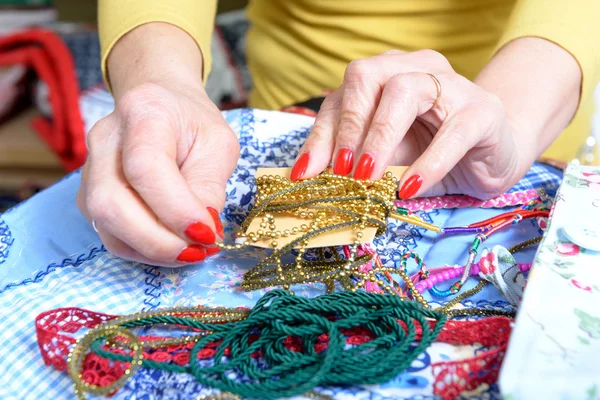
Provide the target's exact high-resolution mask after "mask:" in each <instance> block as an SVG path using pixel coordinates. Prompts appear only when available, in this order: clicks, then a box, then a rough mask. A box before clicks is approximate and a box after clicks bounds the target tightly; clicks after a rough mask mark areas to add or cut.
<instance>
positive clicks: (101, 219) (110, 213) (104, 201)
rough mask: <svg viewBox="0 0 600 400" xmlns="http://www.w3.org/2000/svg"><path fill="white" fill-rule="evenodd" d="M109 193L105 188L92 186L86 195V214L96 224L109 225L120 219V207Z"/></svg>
mask: <svg viewBox="0 0 600 400" xmlns="http://www.w3.org/2000/svg"><path fill="white" fill-rule="evenodd" d="M111 193H112V191H111V190H107V189H105V188H94V189H92V190H90V193H89V194H88V196H87V199H86V203H87V211H88V214H89V215H90V217H91V218H92V219H93V220H95V221H96V223H97V224H100V225H109V224H113V223H114V221H118V220H120V219H121V212H122V211H121V208H120V206H119V203H118V202H117V201H116V200H115V199H114V198H113V197H111Z"/></svg>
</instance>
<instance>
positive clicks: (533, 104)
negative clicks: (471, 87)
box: [475, 37, 581, 165]
mask: <svg viewBox="0 0 600 400" xmlns="http://www.w3.org/2000/svg"><path fill="white" fill-rule="evenodd" d="M475 83H477V84H478V85H479V86H481V87H482V88H484V89H486V90H487V91H489V92H491V93H493V94H495V95H496V96H498V97H499V98H500V100H501V101H502V103H503V104H504V108H505V111H506V114H507V119H508V122H509V124H510V125H511V127H512V130H513V134H514V135H515V136H514V139H515V142H516V143H517V145H518V148H519V152H520V153H522V154H520V156H521V157H524V159H525V160H527V161H526V162H529V165H530V164H531V163H533V162H534V161H535V160H536V159H537V158H538V157H539V156H540V155H541V154H542V153H543V152H544V151H545V150H546V149H547V148H548V147H549V146H550V144H552V142H553V141H554V140H555V139H556V138H557V137H558V136H559V135H560V133H561V132H562V130H563V129H564V128H565V127H566V126H567V125H568V124H569V122H570V121H571V119H572V118H573V117H574V115H575V113H576V111H577V107H578V104H579V98H580V87H581V69H580V68H579V64H578V63H577V61H576V60H575V58H574V57H573V56H572V55H571V54H570V53H569V52H567V51H566V50H564V49H563V48H562V47H560V46H559V45H557V44H555V43H553V42H550V41H548V40H546V39H543V38H537V37H523V38H520V39H516V40H514V41H512V42H510V43H508V44H507V45H506V46H504V47H503V48H502V49H501V50H500V51H499V52H498V53H497V54H496V55H495V56H494V57H493V58H492V59H491V60H490V62H489V63H488V65H486V67H485V68H484V69H483V70H482V71H481V72H480V74H479V75H478V76H477V77H476V78H475Z"/></svg>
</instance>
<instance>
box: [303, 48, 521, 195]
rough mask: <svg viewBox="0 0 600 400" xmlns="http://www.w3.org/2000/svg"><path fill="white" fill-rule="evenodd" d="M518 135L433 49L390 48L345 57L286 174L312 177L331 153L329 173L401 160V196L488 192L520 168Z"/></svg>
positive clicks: (375, 169)
mask: <svg viewBox="0 0 600 400" xmlns="http://www.w3.org/2000/svg"><path fill="white" fill-rule="evenodd" d="M430 74H431V75H433V76H431V75H430ZM434 77H435V78H434ZM438 82H439V87H438ZM517 142H518V137H517V135H516V132H515V131H514V130H513V128H512V127H511V124H510V123H509V120H508V118H507V115H506V113H505V111H504V106H503V104H502V102H501V101H500V100H499V99H498V98H497V97H496V96H495V95H493V94H492V93H489V92H487V91H485V90H484V89H482V88H481V87H479V86H477V85H476V84H475V83H473V82H471V81H469V80H468V79H466V78H465V77H463V76H461V75H459V74H457V73H456V72H454V70H453V69H452V67H451V66H450V63H449V62H448V61H447V60H446V59H445V58H444V57H443V56H442V55H441V54H439V53H437V52H435V51H432V50H422V51H417V52H414V53H405V52H401V51H396V50H392V51H387V52H385V53H383V54H381V55H378V56H375V57H371V58H367V59H361V60H357V61H353V62H351V63H350V64H349V65H348V68H347V69H346V73H345V75H344V82H343V83H342V85H341V86H340V87H339V88H338V89H337V90H335V91H334V92H333V93H332V94H330V95H329V96H328V97H327V98H326V99H325V101H324V102H323V105H322V107H321V110H320V111H319V114H318V115H317V118H316V120H315V124H314V126H313V128H312V130H311V133H310V135H309V137H308V139H307V141H306V143H305V145H304V146H303V148H302V149H301V151H300V153H299V157H298V159H297V161H296V164H295V165H294V168H293V170H292V179H294V180H298V179H305V178H309V177H312V176H315V175H317V174H319V173H320V172H322V171H323V170H324V169H325V168H327V167H328V165H329V164H330V163H331V161H333V166H334V172H335V173H336V174H340V175H350V174H352V176H353V177H354V178H356V179H369V180H375V179H378V178H380V177H381V176H382V175H383V173H384V172H385V169H386V168H387V167H388V166H389V165H407V166H410V167H409V168H408V170H407V171H406V173H405V174H404V177H403V178H402V181H401V185H400V193H399V195H400V197H402V198H410V197H414V196H419V195H421V196H422V195H430V196H431V195H441V194H446V193H454V194H457V193H458V194H467V195H471V196H475V197H478V198H482V199H487V198H491V197H493V196H496V195H498V194H501V193H503V192H505V191H506V190H507V189H509V188H510V187H511V186H512V185H514V184H515V183H516V182H517V181H518V179H519V178H520V177H521V176H522V175H523V174H524V173H525V172H526V171H527V167H526V166H524V165H521V164H522V163H520V162H519V160H520V158H519V148H518V147H517Z"/></svg>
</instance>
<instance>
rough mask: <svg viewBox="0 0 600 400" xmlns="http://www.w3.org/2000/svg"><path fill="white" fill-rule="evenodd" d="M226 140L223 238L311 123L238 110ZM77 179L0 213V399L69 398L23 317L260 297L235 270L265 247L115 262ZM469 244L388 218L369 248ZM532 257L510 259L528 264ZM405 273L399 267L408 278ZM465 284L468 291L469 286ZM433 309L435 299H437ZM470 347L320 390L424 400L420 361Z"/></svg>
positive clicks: (233, 303)
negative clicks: (375, 380)
mask: <svg viewBox="0 0 600 400" xmlns="http://www.w3.org/2000/svg"><path fill="white" fill-rule="evenodd" d="M224 115H225V118H226V120H227V121H228V123H229V124H230V125H231V126H232V128H233V129H234V131H235V132H236V133H238V135H239V140H240V143H241V147H242V151H241V157H240V161H239V164H238V167H237V169H236V170H235V172H234V174H233V176H232V177H231V179H230V180H229V185H228V188H227V204H226V207H225V210H224V212H223V214H222V218H223V220H224V221H225V228H226V235H227V234H230V233H231V232H232V231H233V229H234V227H235V226H236V225H237V224H239V223H240V222H241V221H242V220H243V219H244V217H245V215H246V214H247V212H248V210H249V209H250V207H251V204H252V199H253V192H254V190H255V187H254V182H253V175H254V172H255V170H256V168H257V167H261V166H262V167H283V166H289V165H290V164H291V163H292V162H293V160H294V158H295V156H296V154H297V152H298V150H299V148H300V146H301V144H302V143H303V141H304V139H305V138H306V136H307V134H308V132H309V129H310V126H311V124H312V122H313V119H312V118H309V117H306V116H301V115H294V114H286V113H280V112H267V111H257V110H250V109H242V110H234V111H230V112H227V113H224ZM560 179H561V173H560V172H559V171H558V170H555V169H553V168H551V167H546V166H543V165H535V166H534V167H533V168H532V170H531V171H530V173H529V174H528V175H527V177H525V178H524V179H523V180H522V181H521V182H520V183H519V184H518V185H517V186H516V187H515V189H514V190H523V189H531V188H537V187H544V188H545V189H547V191H548V192H550V193H551V194H552V192H553V191H554V190H556V188H557V187H558V184H559V182H560ZM79 181H80V174H79V172H76V173H74V174H72V175H70V176H68V177H67V178H65V179H64V180H62V181H61V182H59V183H57V184H56V185H54V186H53V187H51V188H49V189H47V190H45V191H44V192H42V193H40V194H38V195H36V196H35V197H33V198H31V199H30V200H28V201H26V202H25V203H22V204H20V205H19V206H17V207H15V208H12V209H10V210H9V211H7V212H6V213H4V214H2V215H0V337H1V345H0V371H2V378H1V379H0V398H1V399H40V398H48V399H72V398H75V397H74V394H73V391H72V387H71V384H70V380H69V378H68V376H67V374H66V373H65V372H59V371H56V370H55V369H53V368H52V367H48V366H45V365H44V363H43V361H42V358H41V355H40V351H39V348H38V346H37V342H36V337H35V327H34V319H35V317H36V316H37V315H38V314H40V313H41V312H43V311H46V310H49V309H53V308H58V307H82V308H87V309H91V310H94V311H99V312H106V313H109V314H128V313H133V312H137V311H140V310H150V309H156V308H159V307H166V306H173V305H205V306H215V305H222V306H230V307H237V306H252V305H253V304H254V303H255V302H256V300H257V299H258V298H259V297H260V296H261V295H262V294H264V293H265V292H264V291H257V292H249V293H242V292H240V291H239V290H238V289H237V286H238V284H239V283H240V280H241V277H242V275H243V273H244V272H245V271H246V270H248V269H249V268H250V267H252V266H254V265H255V264H256V263H257V259H260V258H261V257H262V256H264V254H265V253H264V252H265V250H260V249H246V250H243V251H241V252H237V253H234V252H224V253H222V254H220V255H219V256H217V257H213V258H212V259H210V260H208V261H206V262H204V263H203V264H200V265H194V266H190V267H186V268H180V269H168V268H156V267H152V266H146V265H140V264H135V263H131V262H128V261H124V260H121V259H118V258H115V257H113V256H111V255H110V254H108V253H107V252H106V251H105V249H104V248H103V247H102V244H101V242H100V240H99V238H98V236H97V235H96V234H95V233H94V231H93V230H92V229H91V227H90V226H89V225H88V224H87V222H86V221H85V219H84V218H83V217H82V216H81V215H80V213H79V212H78V210H77V209H76V207H75V195H76V191H77V188H78V185H79ZM499 212H500V211H498V210H480V209H468V210H456V211H449V210H442V211H433V212H429V213H423V215H422V216H423V218H425V219H428V220H430V221H432V222H433V223H435V224H437V225H441V226H459V225H464V224H466V223H469V222H472V221H477V220H482V219H485V218H488V217H490V216H492V215H495V214H497V213H499ZM538 230H539V228H538V227H537V226H536V225H535V224H534V223H533V222H532V221H527V222H524V223H522V224H519V225H516V226H514V227H510V228H509V229H507V230H505V231H503V232H500V233H499V234H498V235H495V236H494V237H493V238H492V239H490V240H489V242H486V243H485V245H486V246H488V247H491V246H493V245H495V244H502V245H504V246H507V247H508V246H512V245H514V244H517V243H519V242H521V241H523V240H525V239H529V238H531V237H533V236H537V235H538V234H539V232H538ZM472 240H473V238H472V237H471V236H456V237H444V238H438V237H436V236H435V234H432V233H431V232H427V231H424V230H423V229H420V228H415V227H413V226H408V225H406V224H404V223H398V222H397V221H390V224H389V229H388V230H387V232H386V233H385V235H383V236H382V237H380V238H378V239H377V240H376V242H375V245H376V247H377V250H378V252H379V254H380V255H381V258H382V261H383V262H384V263H385V264H389V265H397V264H398V263H399V262H400V257H401V256H402V254H403V253H404V252H405V251H407V250H413V251H416V252H417V253H418V254H419V255H421V256H422V257H423V258H424V261H425V262H426V264H427V265H428V266H430V267H438V266H441V265H444V264H461V265H463V263H464V261H465V258H466V254H467V250H468V248H469V246H470V244H471V242H472ZM533 256H534V252H533V250H528V251H524V252H522V253H519V254H517V255H516V258H517V260H518V261H519V262H530V261H532V259H533ZM413 269H416V266H415V265H412V264H411V263H410V262H409V270H413ZM475 281H476V280H475V279H474V278H473V279H471V280H470V281H469V285H468V287H471V286H473V285H474V284H475V283H476V282H475ZM322 292H323V289H322V288H321V287H319V286H303V287H300V288H298V289H296V293H297V294H298V295H301V296H315V295H317V294H320V293H322ZM434 301H440V299H437V300H435V299H434ZM465 304H466V305H471V306H473V305H476V306H479V307H499V308H509V307H510V305H509V303H508V302H507V301H506V300H504V299H502V298H501V296H500V295H499V293H498V292H497V291H496V290H495V288H493V287H487V288H486V289H485V290H484V291H483V292H481V293H480V294H478V295H476V296H475V297H474V298H472V299H469V300H468V301H467V302H466V303H465ZM473 351H477V349H473V348H464V347H453V346H450V345H447V344H434V345H433V346H432V347H430V348H429V349H428V351H427V352H426V353H424V354H423V355H422V356H421V357H419V359H418V360H416V361H415V362H414V363H413V365H412V366H411V368H410V369H409V370H408V371H406V372H405V373H403V374H402V375H400V376H399V377H398V378H397V379H395V380H393V381H392V382H389V383H387V384H385V385H380V386H376V387H373V386H370V387H366V386H361V385H360V384H358V385H357V386H355V387H351V388H334V389H331V388H330V389H327V390H325V391H323V392H324V393H328V394H333V395H335V397H336V398H342V399H343V398H348V399H350V398H352V399H400V398H410V399H415V400H416V399H429V398H433V395H432V393H433V390H432V385H431V384H432V380H433V378H432V375H431V370H430V368H429V365H430V364H431V362H432V361H439V360H447V359H454V358H462V357H467V356H469V355H472V354H473ZM210 392H211V391H210V390H209V389H207V388H202V387H200V385H198V384H196V383H195V382H194V380H193V378H192V377H191V376H187V375H184V374H172V373H166V372H162V371H154V370H142V371H141V372H139V373H138V374H137V375H136V376H135V378H134V379H133V380H132V381H131V382H130V383H128V384H127V386H126V387H125V388H124V389H122V390H121V391H119V392H118V393H117V395H116V396H115V398H117V399H182V400H183V399H195V398H197V397H198V395H201V394H206V393H210ZM475 397H476V398H484V399H485V398H488V399H491V398H494V399H495V398H500V397H499V394H498V392H497V389H496V387H490V388H482V389H481V390H480V392H479V393H478V394H476V395H475Z"/></svg>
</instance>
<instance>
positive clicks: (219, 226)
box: [206, 207, 224, 239]
mask: <svg viewBox="0 0 600 400" xmlns="http://www.w3.org/2000/svg"><path fill="white" fill-rule="evenodd" d="M206 209H207V210H208V212H209V213H210V216H211V217H212V219H213V222H214V223H215V227H216V228H217V235H219V236H220V237H221V239H223V237H224V233H223V224H222V223H221V219H220V218H219V212H218V211H217V210H216V209H214V208H212V207H206Z"/></svg>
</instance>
